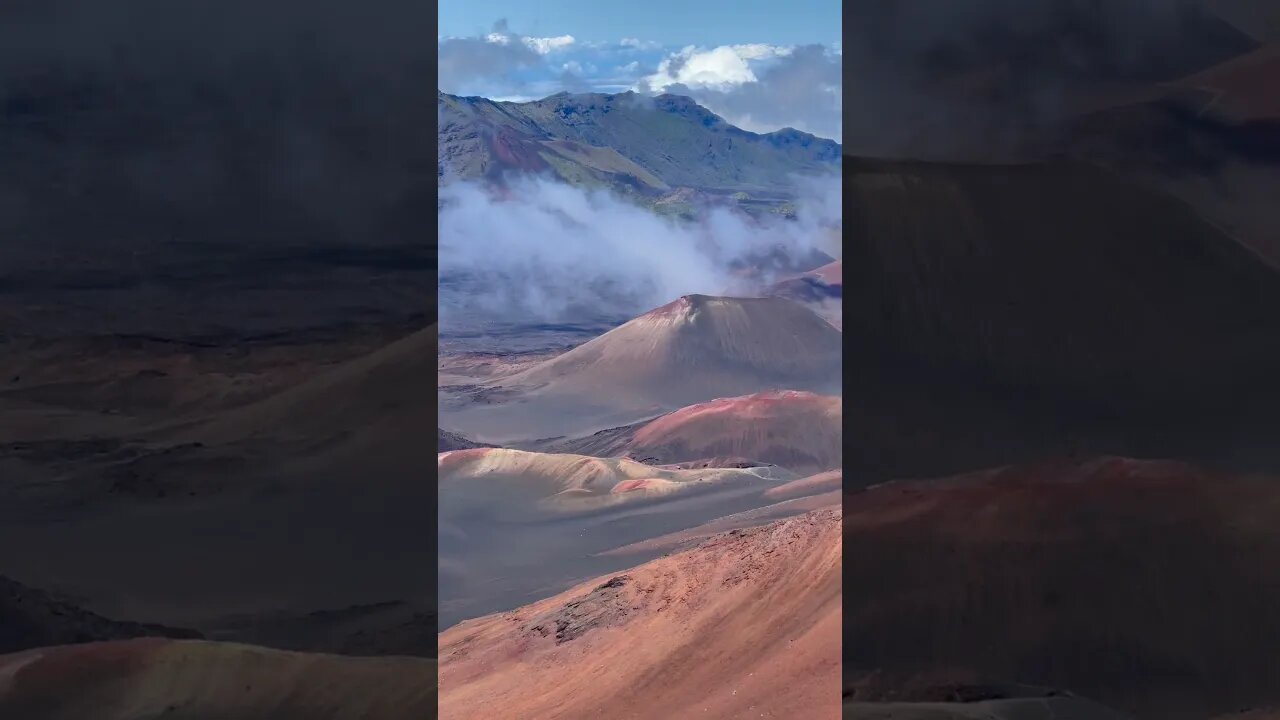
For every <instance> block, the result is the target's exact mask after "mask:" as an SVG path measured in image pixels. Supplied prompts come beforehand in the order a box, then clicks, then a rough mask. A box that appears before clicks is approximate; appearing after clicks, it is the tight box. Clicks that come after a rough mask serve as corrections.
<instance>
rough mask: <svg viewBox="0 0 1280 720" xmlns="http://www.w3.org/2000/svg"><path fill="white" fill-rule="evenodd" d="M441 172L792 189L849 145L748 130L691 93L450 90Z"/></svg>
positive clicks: (645, 189)
mask: <svg viewBox="0 0 1280 720" xmlns="http://www.w3.org/2000/svg"><path fill="white" fill-rule="evenodd" d="M438 106H439V109H440V119H441V123H440V136H439V140H440V144H439V149H438V164H439V173H440V176H441V177H442V178H444V179H446V180H450V179H453V178H461V179H467V178H470V179H478V178H486V177H487V178H494V177H498V176H500V174H501V173H502V172H504V171H506V170H525V171H535V172H536V171H549V172H552V173H554V174H556V175H558V176H560V177H561V178H563V179H565V180H569V181H571V182H579V183H585V184H606V185H609V186H611V187H615V188H619V189H624V190H627V191H630V192H633V193H638V194H640V195H648V196H653V197H656V196H657V195H660V194H663V193H665V192H667V191H669V190H670V189H671V188H674V187H689V188H697V189H700V190H703V191H707V192H710V193H713V194H719V195H728V194H730V193H733V192H740V191H746V192H750V193H763V194H764V195H765V196H769V197H773V196H777V195H778V194H779V193H780V192H781V193H783V194H785V191H786V189H785V179H786V178H787V177H788V176H790V175H795V174H817V173H824V172H832V171H834V170H835V169H837V168H838V167H839V163H840V146H839V144H837V143H835V142H832V141H830V140H823V139H820V138H817V137H814V136H812V135H808V134H805V133H801V132H798V131H796V130H791V129H786V130H780V131H778V132H773V133H768V134H764V135H758V134H756V133H751V132H747V131H745V130H740V129H738V128H736V127H733V126H732V125H729V124H728V123H726V122H725V121H724V120H723V119H721V118H720V117H718V116H716V115H714V114H713V113H711V112H710V111H708V110H707V109H705V108H703V107H701V106H699V105H698V104H697V103H695V102H693V101H692V100H690V99H689V98H687V97H682V96H676V95H661V96H658V97H656V98H650V97H646V96H643V95H639V94H636V93H633V92H627V93H621V94H617V95H601V94H594V93H592V94H583V95H570V94H568V93H560V94H557V95H553V96H551V97H548V98H546V99H543V100H538V101H534V102H528V103H510V102H494V101H492V100H487V99H485V98H478V97H465V98H464V97H456V96H453V95H447V94H444V93H441V94H440V95H439V99H438Z"/></svg>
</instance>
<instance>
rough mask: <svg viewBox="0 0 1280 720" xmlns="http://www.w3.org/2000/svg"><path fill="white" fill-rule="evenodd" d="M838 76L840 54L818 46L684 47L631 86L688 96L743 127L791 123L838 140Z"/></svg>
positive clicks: (776, 127) (764, 129)
mask: <svg viewBox="0 0 1280 720" xmlns="http://www.w3.org/2000/svg"><path fill="white" fill-rule="evenodd" d="M841 75H842V68H841V56H840V54H838V53H837V52H835V50H834V49H833V48H830V47H824V46H821V45H804V46H799V47H794V48H790V47H780V46H774V45H764V44H756V45H724V46H720V47H717V48H713V49H711V50H704V49H702V48H697V47H686V48H684V49H683V50H681V51H679V52H677V53H673V54H670V55H668V56H667V57H665V58H663V60H662V61H661V63H660V64H659V66H658V71H657V72H656V73H654V74H652V75H649V76H647V77H645V78H643V79H642V80H641V81H640V82H639V83H638V84H637V87H636V89H638V90H640V91H641V92H671V93H675V94H677V95H688V96H690V97H692V98H693V99H694V100H695V101H697V102H698V103H699V104H701V105H704V106H706V107H707V108H708V109H710V110H711V111H712V112H714V113H716V114H717V115H720V116H721V117H723V118H724V119H725V120H726V121H728V122H729V123H732V124H734V125H737V126H738V127H741V128H743V129H745V130H752V131H754V132H772V131H774V130H779V129H781V128H784V127H793V128H796V129H797V130H803V131H805V132H810V133H813V134H815V135H818V136H821V137H826V138H832V139H835V140H837V141H838V140H840V138H841V135H842V133H841V88H842V84H843V83H842V77H841Z"/></svg>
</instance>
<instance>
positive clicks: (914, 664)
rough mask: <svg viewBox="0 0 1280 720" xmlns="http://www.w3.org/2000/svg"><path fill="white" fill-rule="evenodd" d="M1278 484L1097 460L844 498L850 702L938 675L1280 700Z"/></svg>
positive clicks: (1157, 694) (1109, 701)
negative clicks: (1279, 650) (1279, 656)
mask: <svg viewBox="0 0 1280 720" xmlns="http://www.w3.org/2000/svg"><path fill="white" fill-rule="evenodd" d="M1277 521H1280V483H1277V481H1276V478H1275V477H1270V476H1245V475H1233V474H1228V473H1220V472H1214V471H1209V470H1202V469H1198V468H1195V467H1192V466H1188V465H1185V464H1182V463H1177V462H1168V461H1138V460H1128V459H1122V458H1101V459H1098V460H1090V461H1084V462H1048V463H1040V464H1032V465H1022V466H1012V467H1005V468H998V469H995V470H989V471H984V472H978V473H972V474H969V475H963V476H959V477H954V478H946V479H940V480H933V481H919V482H894V483H887V484H883V485H880V486H877V487H873V488H868V489H866V490H862V491H858V492H849V493H847V494H846V496H845V502H844V533H845V543H846V547H847V548H848V549H849V552H848V553H847V554H846V556H845V558H844V566H843V567H844V578H845V581H846V582H847V583H848V584H849V587H850V588H851V589H852V588H874V589H875V591H874V592H849V593H847V594H846V595H845V615H844V618H845V625H844V637H845V642H844V668H845V677H846V687H847V688H852V689H855V691H854V699H856V700H860V701H863V700H887V699H899V698H910V697H911V696H912V694H913V693H915V692H917V689H918V688H922V687H929V686H936V685H938V684H940V681H942V682H958V683H975V682H976V683H982V682H1019V683H1030V684H1035V685H1042V686H1048V687H1058V688H1064V689H1068V690H1071V691H1073V692H1078V693H1080V694H1082V695H1085V696H1087V697H1090V698H1093V699H1096V700H1098V701H1099V702H1101V703H1103V704H1105V705H1108V706H1111V707H1114V708H1117V709H1119V710H1123V711H1128V712H1132V713H1134V714H1135V715H1136V716H1138V717H1161V718H1170V719H1171V720H1173V719H1178V718H1188V719H1189V718H1203V717H1208V716H1213V715H1215V714H1219V713H1223V712H1227V711H1229V710H1233V709H1237V708H1244V707H1265V706H1271V705H1274V704H1275V703H1276V701H1277V698H1280V694H1278V693H1280V690H1278V688H1280V675H1278V674H1277V673H1280V669H1278V668H1280V666H1277V665H1276V663H1275V662H1273V660H1274V657H1275V648H1274V647H1273V645H1272V644H1271V643H1270V642H1266V641H1265V640H1262V639H1263V638H1269V637H1273V636H1275V635H1276V633H1277V632H1280V611H1278V610H1277V608H1280V538H1277V536H1276V534H1275V532H1274V527H1275V524H1276V522H1277Z"/></svg>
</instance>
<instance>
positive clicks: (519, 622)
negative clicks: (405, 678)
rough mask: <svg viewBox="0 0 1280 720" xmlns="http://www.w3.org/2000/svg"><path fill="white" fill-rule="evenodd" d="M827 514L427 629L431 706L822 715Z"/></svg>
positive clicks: (836, 569) (654, 714)
mask: <svg viewBox="0 0 1280 720" xmlns="http://www.w3.org/2000/svg"><path fill="white" fill-rule="evenodd" d="M840 554H841V541H840V517H839V513H838V512H837V511H836V510H834V509H832V510H823V511H817V512H814V513H809V514H806V515H801V516H798V517H795V518H791V519H788V520H784V521H781V522H778V523H774V524H771V525H767V526H764V527H759V528H754V529H750V530H743V531H737V532H733V533H728V534H724V535H720V536H716V537H715V538H713V539H711V540H709V541H707V542H706V543H703V544H702V545H700V546H698V547H697V548H694V549H692V550H689V551H687V552H683V553H679V554H676V555H672V556H668V557H664V558H661V559H658V560H654V561H653V562H649V563H646V564H644V565H641V566H639V567H636V568H633V569H631V570H628V571H626V572H623V573H618V574H615V575H613V576H609V577H601V578H599V579H596V580H593V581H591V582H589V583H584V584H582V585H580V586H578V587H575V588H573V589H572V590H569V591H567V592H565V593H562V594H560V595H557V596H555V597H552V598H550V599H547V600H544V601H541V602H538V603H534V604H532V605H528V606H526V607H523V608H520V609H519V610H515V611H513V612H508V613H501V614H497V615H490V616H487V617H483V618H479V619H476V620H471V621H467V622H464V623H462V624H461V625H458V626H456V627H454V628H451V629H449V630H447V631H445V632H444V633H442V634H441V635H440V640H439V657H440V687H441V688H442V689H443V694H442V695H441V697H440V717H441V718H442V719H444V720H458V719H461V718H467V719H470V718H477V717H486V718H494V719H495V720H501V719H507V718H510V719H512V720H515V719H517V718H518V719H520V720H524V719H526V718H539V719H540V720H543V719H545V720H575V719H577V718H583V719H585V718H600V717H609V718H617V719H618V720H646V719H649V718H652V719H653V720H668V719H669V718H713V719H727V718H747V717H750V718H756V717H765V718H815V720H817V719H820V718H834V717H836V716H837V715H838V713H839V706H840V695H839V663H840V661H839V652H840V650H839V627H840Z"/></svg>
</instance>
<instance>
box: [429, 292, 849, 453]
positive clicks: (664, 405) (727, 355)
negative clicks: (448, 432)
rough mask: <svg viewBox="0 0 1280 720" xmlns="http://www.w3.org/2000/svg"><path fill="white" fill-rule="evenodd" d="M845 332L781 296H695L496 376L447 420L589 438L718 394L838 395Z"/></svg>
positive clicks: (492, 434)
mask: <svg viewBox="0 0 1280 720" xmlns="http://www.w3.org/2000/svg"><path fill="white" fill-rule="evenodd" d="M840 360H841V338H840V332H839V331H838V330H836V329H835V328H833V327H831V325H829V324H828V323H826V322H824V321H823V320H822V319H821V318H819V317H818V316H817V315H815V314H814V313H812V312H810V311H809V310H807V309H806V308H804V307H803V306H801V305H799V304H797V303H794V302H791V301H789V300H784V299H781V298H721V297H708V296H705V295H688V296H685V297H682V298H680V299H678V300H675V301H674V302H671V303H668V304H667V305H664V306H662V307H660V308H657V309H655V310H652V311H650V312H648V313H645V314H644V315H641V316H640V317H638V318H635V319H634V320H631V321H630V322H627V323H625V324H623V325H622V326H620V327H617V328H615V329H613V330H611V331H609V332H607V333H605V334H604V335H601V336H600V337H597V338H595V339H593V340H591V341H589V342H587V343H584V344H582V345H579V346H578V347H576V348H574V349H572V350H570V351H569V352H566V353H564V354H563V355H560V356H557V357H555V358H552V359H550V360H546V361H544V362H541V363H538V364H537V365H534V366H533V367H530V368H528V369H526V370H523V371H521V372H519V373H516V374H513V375H510V376H508V377H505V378H501V379H500V380H497V381H494V382H492V383H489V384H488V385H487V386H486V387H487V392H484V393H478V394H477V398H476V400H475V401H472V402H468V403H465V404H464V403H453V404H447V403H442V405H441V408H440V412H441V418H442V420H441V422H442V423H443V424H446V425H448V426H450V427H452V428H455V429H457V430H459V431H461V432H464V433H466V434H467V435H468V436H470V437H473V438H476V439H479V440H483V441H487V442H501V441H503V440H504V439H522V438H523V439H528V438H532V437H548V436H556V435H564V436H569V435H581V434H585V433H590V432H595V431H597V430H600V429H602V428H607V427H616V426H619V425H623V424H627V423H632V422H635V421H637V420H641V419H645V418H651V417H654V416H655V415H659V414H661V413H662V412H663V411H667V410H674V409H677V408H680V407H683V406H686V405H690V404H692V403H697V402H701V401H704V400H711V399H714V398H717V397H731V396H737V395H743V394H747V393H753V392H758V391H761V390H768V389H777V388H790V389H796V390H812V391H817V392H838V388H839V384H840Z"/></svg>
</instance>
